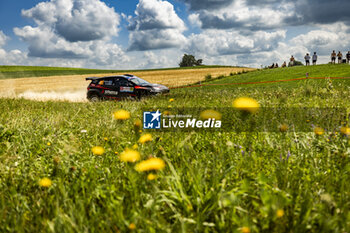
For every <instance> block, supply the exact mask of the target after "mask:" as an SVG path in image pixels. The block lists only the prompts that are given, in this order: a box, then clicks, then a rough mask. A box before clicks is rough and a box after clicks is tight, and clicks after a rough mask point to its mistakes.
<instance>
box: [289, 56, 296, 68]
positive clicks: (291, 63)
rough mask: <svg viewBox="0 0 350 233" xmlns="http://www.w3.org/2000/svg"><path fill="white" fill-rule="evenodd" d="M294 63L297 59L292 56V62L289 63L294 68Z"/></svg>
mask: <svg viewBox="0 0 350 233" xmlns="http://www.w3.org/2000/svg"><path fill="white" fill-rule="evenodd" d="M294 61H295V59H294V57H293V55H292V56H291V58H290V61H289V66H294Z"/></svg>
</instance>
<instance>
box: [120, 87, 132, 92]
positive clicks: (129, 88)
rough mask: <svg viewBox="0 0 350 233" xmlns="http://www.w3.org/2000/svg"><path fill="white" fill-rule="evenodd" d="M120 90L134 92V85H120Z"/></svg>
mask: <svg viewBox="0 0 350 233" xmlns="http://www.w3.org/2000/svg"><path fill="white" fill-rule="evenodd" d="M120 92H134V88H133V87H120Z"/></svg>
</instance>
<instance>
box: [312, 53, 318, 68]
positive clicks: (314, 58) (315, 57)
mask: <svg viewBox="0 0 350 233" xmlns="http://www.w3.org/2000/svg"><path fill="white" fill-rule="evenodd" d="M316 62H317V54H316V52H314V55H312V65H316Z"/></svg>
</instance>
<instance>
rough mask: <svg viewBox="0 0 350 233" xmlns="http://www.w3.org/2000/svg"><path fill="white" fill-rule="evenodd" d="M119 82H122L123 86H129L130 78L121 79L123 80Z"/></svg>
mask: <svg viewBox="0 0 350 233" xmlns="http://www.w3.org/2000/svg"><path fill="white" fill-rule="evenodd" d="M119 83H120V86H122V87H127V86H128V83H129V82H128V80H125V79H121V80H120V81H119Z"/></svg>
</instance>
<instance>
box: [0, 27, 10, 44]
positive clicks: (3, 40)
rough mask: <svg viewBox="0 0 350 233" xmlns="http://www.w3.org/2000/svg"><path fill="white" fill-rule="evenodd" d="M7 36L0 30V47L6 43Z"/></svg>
mask: <svg viewBox="0 0 350 233" xmlns="http://www.w3.org/2000/svg"><path fill="white" fill-rule="evenodd" d="M8 39H9V38H8V37H7V36H6V35H5V34H4V33H3V32H2V31H1V30H0V48H1V47H2V46H4V45H5V44H6V41H7V40H8Z"/></svg>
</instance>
